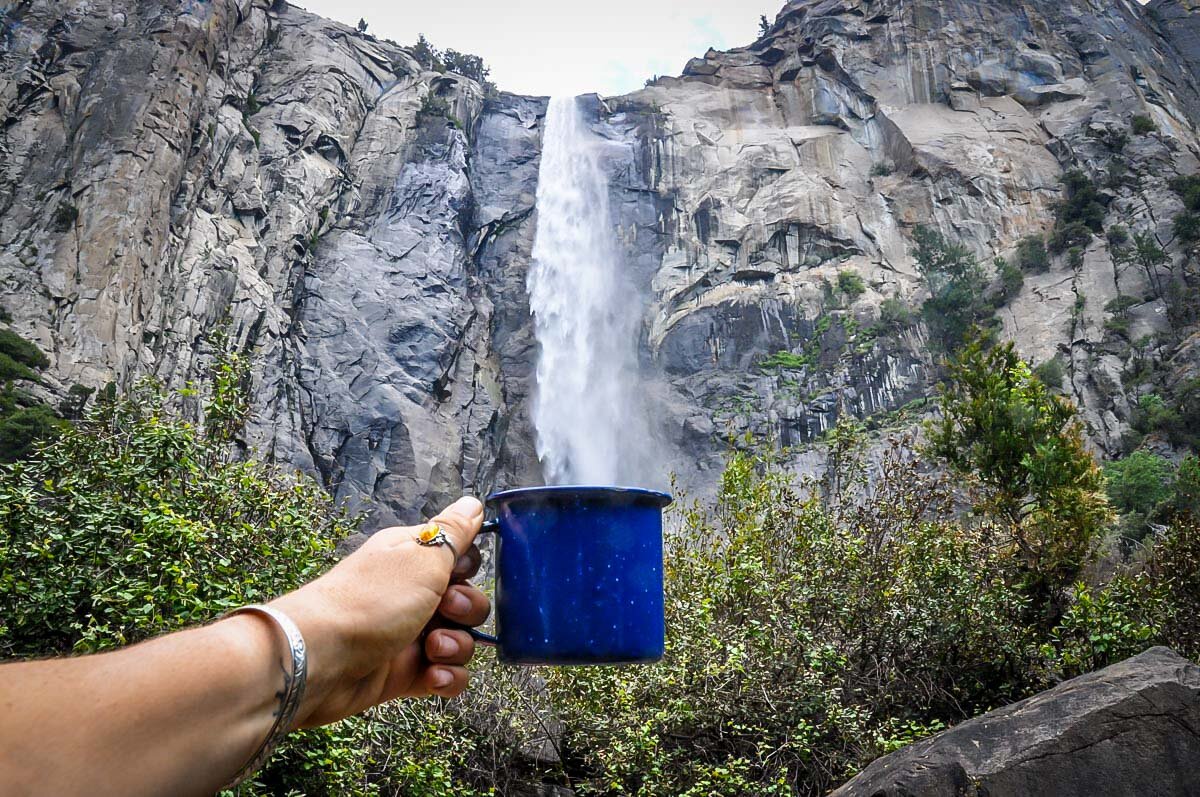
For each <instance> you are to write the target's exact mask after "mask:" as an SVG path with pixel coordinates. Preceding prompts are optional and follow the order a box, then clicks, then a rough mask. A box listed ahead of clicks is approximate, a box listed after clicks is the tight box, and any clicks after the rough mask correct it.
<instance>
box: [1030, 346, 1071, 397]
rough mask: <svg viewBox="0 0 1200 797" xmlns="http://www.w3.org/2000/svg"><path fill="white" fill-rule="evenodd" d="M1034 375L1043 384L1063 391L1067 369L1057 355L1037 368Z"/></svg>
mask: <svg viewBox="0 0 1200 797" xmlns="http://www.w3.org/2000/svg"><path fill="white" fill-rule="evenodd" d="M1033 375H1034V376H1036V377H1037V378H1038V379H1040V380H1042V384H1044V385H1046V386H1047V387H1052V388H1054V389H1055V390H1062V386H1063V377H1065V376H1066V367H1065V366H1064V365H1063V361H1062V358H1061V357H1059V356H1058V355H1057V354H1056V355H1054V356H1053V357H1051V358H1050V359H1049V360H1046V362H1044V363H1042V364H1041V365H1039V366H1038V367H1037V368H1034V369H1033Z"/></svg>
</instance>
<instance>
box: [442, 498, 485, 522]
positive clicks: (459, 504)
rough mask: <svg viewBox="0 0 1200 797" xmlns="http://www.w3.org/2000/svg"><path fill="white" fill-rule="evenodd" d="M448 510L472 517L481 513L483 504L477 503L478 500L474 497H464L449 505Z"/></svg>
mask: <svg viewBox="0 0 1200 797" xmlns="http://www.w3.org/2000/svg"><path fill="white" fill-rule="evenodd" d="M450 509H453V510H454V511H455V512H458V513H459V514H462V515H465V516H466V517H474V516H475V515H478V514H481V513H482V512H483V504H481V503H479V499H478V498H476V497H474V496H471V495H464V496H463V497H462V498H460V499H458V500H457V501H455V502H454V503H453V504H451V505H450Z"/></svg>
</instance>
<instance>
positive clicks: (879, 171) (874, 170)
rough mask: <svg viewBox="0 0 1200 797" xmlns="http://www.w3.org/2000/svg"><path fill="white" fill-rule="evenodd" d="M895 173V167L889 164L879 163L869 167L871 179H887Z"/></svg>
mask: <svg viewBox="0 0 1200 797" xmlns="http://www.w3.org/2000/svg"><path fill="white" fill-rule="evenodd" d="M895 171H896V167H895V166H893V165H892V164H890V163H886V162H882V161H881V162H879V163H876V164H875V165H874V166H872V167H871V176H872V177H888V176H890V175H891V174H893V173H894V172H895Z"/></svg>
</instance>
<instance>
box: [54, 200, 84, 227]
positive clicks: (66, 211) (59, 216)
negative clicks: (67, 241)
mask: <svg viewBox="0 0 1200 797" xmlns="http://www.w3.org/2000/svg"><path fill="white" fill-rule="evenodd" d="M78 218H79V208H77V207H75V205H74V204H73V203H71V202H67V201H66V200H63V201H62V202H59V203H58V207H57V208H55V209H54V229H55V230H57V231H58V232H67V231H68V230H70V229H71V227H73V226H74V225H75V221H76V219H78Z"/></svg>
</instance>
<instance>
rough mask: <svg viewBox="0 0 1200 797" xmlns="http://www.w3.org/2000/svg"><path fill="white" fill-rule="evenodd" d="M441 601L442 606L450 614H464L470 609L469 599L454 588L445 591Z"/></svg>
mask: <svg viewBox="0 0 1200 797" xmlns="http://www.w3.org/2000/svg"><path fill="white" fill-rule="evenodd" d="M442 602H443V604H444V606H443V608H444V609H445V610H446V611H448V612H449V613H450V614H466V613H467V612H469V611H471V599H470V598H468V597H467V596H466V595H464V594H462V593H461V592H459V591H458V590H456V589H452V590H450V591H449V592H447V593H446V597H445V598H443V599H442Z"/></svg>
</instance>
